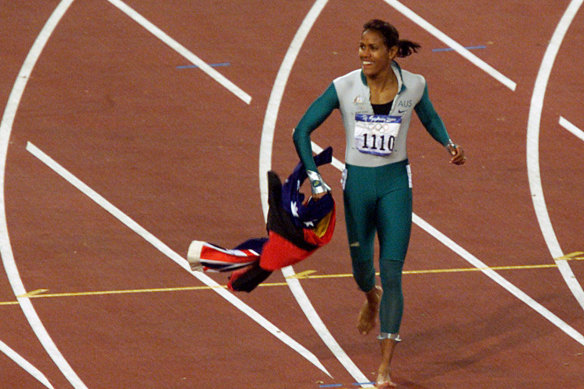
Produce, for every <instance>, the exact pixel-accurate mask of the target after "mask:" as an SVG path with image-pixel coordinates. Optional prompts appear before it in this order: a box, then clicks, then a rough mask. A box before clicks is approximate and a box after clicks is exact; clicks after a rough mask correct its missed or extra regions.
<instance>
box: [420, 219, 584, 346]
mask: <svg viewBox="0 0 584 389" xmlns="http://www.w3.org/2000/svg"><path fill="white" fill-rule="evenodd" d="M413 220H414V223H416V224H417V225H418V226H420V227H421V228H422V229H423V230H424V231H426V232H427V233H429V234H430V235H432V236H433V237H434V238H436V239H438V240H439V241H440V242H441V243H442V244H444V245H445V246H446V247H448V248H449V249H451V250H452V251H454V252H455V253H456V254H458V255H460V256H461V257H462V258H464V259H465V260H466V261H467V262H468V263H470V264H471V265H473V266H474V267H476V268H477V269H480V271H482V272H483V273H484V274H485V275H486V276H487V277H489V278H490V279H492V280H493V281H495V282H496V283H497V284H499V285H501V286H502V287H503V288H504V289H505V290H507V291H508V292H509V293H511V294H512V295H513V296H515V297H517V298H518V299H519V300H521V301H523V302H524V303H525V304H527V305H528V306H529V307H531V308H532V309H534V310H535V311H536V312H537V313H539V314H540V315H542V316H543V317H544V318H546V319H547V320H549V321H550V322H551V323H552V324H554V325H555V326H556V327H558V328H559V329H561V330H562V331H564V332H565V333H566V334H568V335H569V336H570V337H571V338H573V339H574V340H575V341H576V342H578V343H580V344H581V345H583V346H584V336H582V334H580V333H579V332H578V331H576V330H575V329H574V328H573V327H571V326H570V325H569V324H567V323H566V322H565V321H563V320H562V319H560V318H559V317H557V316H556V315H555V314H553V313H552V312H550V311H549V310H548V309H547V308H546V307H544V306H543V305H541V304H540V303H538V302H537V301H535V300H534V299H532V298H531V297H529V296H528V295H527V294H526V293H525V292H523V291H522V290H521V289H519V288H517V287H516V286H515V285H513V284H512V283H510V282H509V281H507V280H506V279H505V278H503V277H502V276H500V275H499V274H498V273H497V272H495V271H494V270H492V269H490V268H489V267H488V266H487V265H486V264H485V263H484V262H482V261H481V260H479V259H478V258H477V257H475V256H474V255H472V254H471V253H469V252H468V251H466V250H465V249H463V248H462V247H461V246H459V245H458V244H457V243H455V242H454V241H453V240H452V239H450V238H448V237H447V236H446V235H444V234H443V233H441V232H440V231H438V230H437V229H435V228H434V227H432V226H431V225H430V224H428V223H427V222H426V221H424V220H423V219H422V218H420V217H419V216H418V215H416V214H414V218H413ZM564 262H567V261H564Z"/></svg>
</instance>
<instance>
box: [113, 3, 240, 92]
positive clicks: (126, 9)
mask: <svg viewBox="0 0 584 389" xmlns="http://www.w3.org/2000/svg"><path fill="white" fill-rule="evenodd" d="M108 1H109V2H110V3H111V4H112V5H114V6H115V7H117V8H118V9H119V10H120V11H122V12H123V13H125V14H126V15H128V16H129V17H130V18H131V19H132V20H134V21H135V22H136V23H138V24H139V25H141V26H142V27H144V28H145V29H146V30H147V31H149V32H150V33H152V34H153V35H154V36H155V37H157V38H158V39H160V40H161V41H162V42H164V43H166V44H167V45H168V46H169V47H170V48H171V49H173V50H174V51H176V52H177V53H179V54H180V55H182V56H183V57H185V58H186V59H187V60H189V61H190V62H191V63H192V64H193V65H196V66H198V67H199V68H200V69H201V70H202V71H203V72H205V73H206V74H207V75H208V76H210V77H211V78H213V79H214V80H215V81H217V82H218V83H219V84H221V85H222V86H223V87H225V88H226V89H227V90H229V91H230V92H231V93H233V94H234V95H235V96H237V97H239V98H240V99H241V100H243V101H244V102H245V103H246V104H249V103H250V102H251V96H250V95H248V94H247V93H245V92H244V91H243V90H241V89H240V88H239V87H238V86H237V85H235V84H234V83H233V82H231V81H229V80H228V79H227V78H226V77H225V76H223V75H222V74H221V73H219V72H218V71H217V70H215V69H213V67H211V66H210V65H208V64H207V63H206V62H205V61H203V60H202V59H200V58H199V57H197V56H196V55H195V54H193V53H192V52H191V51H189V50H188V49H187V48H186V47H184V46H183V45H181V44H180V43H178V42H177V41H175V40H174V39H172V38H171V37H170V36H169V35H168V34H166V33H165V32H164V31H162V30H161V29H160V28H158V27H156V26H155V25H154V24H152V23H151V22H150V21H148V20H147V19H146V18H144V17H143V16H142V15H140V14H139V13H138V12H136V11H135V10H134V9H133V8H131V7H130V6H128V5H127V4H125V3H124V2H122V1H120V0H108Z"/></svg>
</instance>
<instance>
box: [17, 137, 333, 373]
mask: <svg viewBox="0 0 584 389" xmlns="http://www.w3.org/2000/svg"><path fill="white" fill-rule="evenodd" d="M26 149H27V150H28V151H29V152H30V153H31V154H32V155H34V156H35V157H37V158H38V159H39V160H40V161H41V162H43V163H44V164H45V165H47V166H48V167H49V168H51V169H52V170H53V171H54V172H55V173H57V174H58V175H60V176H61V177H62V178H63V179H65V180H66V181H67V182H69V183H70V184H71V185H73V186H74V187H75V188H77V189H78V190H79V191H81V192H82V193H83V194H84V195H86V196H87V197H89V198H90V199H91V200H93V201H94V202H95V203H96V204H98V205H99V206H101V207H102V208H103V209H104V210H106V211H107V212H109V213H110V214H111V215H112V216H114V217H115V218H116V219H118V220H119V221H120V222H122V223H123V224H124V225H126V226H127V227H128V228H130V229H131V230H132V231H134V232H135V233H136V234H138V235H140V236H141V237H142V238H143V239H144V240H146V241H147V242H148V243H150V244H151V245H152V246H154V247H155V248H156V249H158V250H159V251H160V252H162V253H163V254H164V255H166V256H167V257H168V258H170V259H172V260H173V261H174V262H175V263H176V264H177V265H179V266H180V267H182V268H183V269H184V270H186V271H188V272H189V273H191V274H192V275H193V276H195V277H196V278H198V279H199V280H200V281H201V282H203V283H204V284H205V285H207V286H210V287H211V288H212V290H213V291H214V292H216V293H217V294H219V295H220V296H221V297H223V298H224V299H225V300H227V301H229V302H230V303H231V304H232V305H233V306H235V307H236V308H237V309H239V310H240V311H241V312H243V313H245V314H246V315H247V316H249V317H250V318H251V319H252V320H254V321H255V322H256V323H258V324H259V325H260V326H262V327H263V328H264V329H266V330H268V331H269V332H270V333H271V334H272V335H274V336H275V337H276V338H278V339H279V340H281V341H282V342H283V343H284V344H286V345H288V346H289V347H291V348H292V349H293V350H294V351H296V352H297V353H299V354H300V355H302V356H303V357H304V358H306V359H307V360H308V361H309V362H310V363H312V364H313V365H315V366H316V367H317V368H319V369H320V370H321V371H323V372H324V373H326V374H327V375H329V376H330V374H329V373H328V371H327V370H326V369H325V367H324V366H323V365H322V363H321V362H320V361H319V360H318V358H317V357H316V356H315V355H314V354H312V353H311V352H310V351H308V350H307V349H306V348H305V347H304V346H302V345H300V344H299V343H298V342H296V341H295V340H294V339H292V338H291V337H289V336H288V335H286V334H285V333H284V332H283V331H282V330H280V329H279V328H277V327H276V326H275V325H273V324H272V323H271V322H269V321H268V320H266V319H265V318H264V317H263V316H262V315H260V314H259V313H258V312H256V311H255V310H254V309H253V308H251V307H250V306H249V305H247V304H245V303H244V302H243V301H241V300H240V299H239V298H237V297H235V295H233V294H232V293H231V292H229V291H228V290H226V289H225V288H223V287H221V285H219V284H218V283H217V282H215V281H214V280H213V279H212V278H210V277H208V276H207V275H205V274H203V273H202V272H198V271H192V270H191V267H190V265H189V263H188V262H187V260H186V259H185V258H183V257H182V256H180V255H179V254H177V253H176V252H175V251H174V250H172V249H171V248H170V247H168V246H167V245H166V244H164V243H163V242H162V241H161V240H160V239H158V238H157V237H156V236H154V235H153V234H151V233H150V232H149V231H147V230H146V229H145V228H143V227H142V226H141V225H139V224H138V223H136V222H135V221H134V220H133V219H132V218H130V217H129V216H128V215H126V214H125V213H123V212H122V211H121V210H120V209H119V208H117V207H116V206H115V205H113V204H112V203H110V202H109V201H108V200H106V199H105V198H104V197H103V196H101V195H100V194H99V193H97V192H96V191H95V190H93V189H91V188H90V187H89V186H87V185H86V184H85V183H83V182H82V181H81V180H79V179H78V178H77V177H75V176H74V175H73V174H71V173H70V172H69V171H68V170H67V169H65V168H64V167H63V166H61V165H60V164H59V163H57V162H56V161H55V160H53V159H52V158H51V157H49V156H48V155H47V154H45V153H44V152H43V151H42V150H40V149H39V148H38V147H36V146H35V145H33V144H32V143H30V142H28V144H27V146H26Z"/></svg>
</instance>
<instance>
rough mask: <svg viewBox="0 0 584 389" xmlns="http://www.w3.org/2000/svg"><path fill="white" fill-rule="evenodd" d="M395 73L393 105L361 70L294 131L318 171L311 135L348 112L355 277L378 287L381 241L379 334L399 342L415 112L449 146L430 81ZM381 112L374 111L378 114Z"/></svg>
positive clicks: (348, 198)
mask: <svg viewBox="0 0 584 389" xmlns="http://www.w3.org/2000/svg"><path fill="white" fill-rule="evenodd" d="M391 66H392V70H393V72H394V73H395V75H396V77H397V80H398V93H397V94H396V96H395V98H394V99H393V101H392V102H391V103H390V104H387V105H383V104H382V105H379V106H375V107H374V106H372V104H371V102H370V91H369V87H368V86H367V80H366V78H365V75H364V74H363V72H362V71H361V70H355V71H353V72H350V73H348V74H346V75H344V76H342V77H339V78H337V79H335V80H334V81H333V82H332V83H331V84H330V85H329V87H328V88H327V89H326V91H325V92H324V93H323V94H322V95H321V96H319V97H318V98H317V99H316V100H315V101H314V102H313V103H312V104H311V106H310V107H309V108H308V110H307V111H306V113H305V114H304V116H303V117H302V119H301V120H300V122H299V123H298V126H297V127H296V128H295V131H294V135H293V138H294V144H295V146H296V151H297V152H298V155H299V156H300V159H301V160H302V162H303V163H304V166H305V167H306V169H307V170H313V171H317V168H316V165H315V163H314V160H313V157H312V148H311V143H310V133H311V132H312V131H314V130H315V129H316V128H317V127H318V126H320V124H322V122H324V120H326V118H327V117H328V116H329V115H330V114H331V112H332V111H333V110H334V109H337V108H338V109H339V110H340V111H341V115H342V119H343V124H344V127H345V138H346V150H345V162H346V164H345V166H346V168H345V170H344V171H343V179H342V183H343V199H344V205H345V222H346V226H347V236H348V240H349V249H350V253H351V260H352V265H353V275H354V278H355V281H356V282H357V284H358V286H359V288H360V289H361V290H363V291H364V292H368V291H370V290H371V289H373V288H374V287H375V267H374V263H373V246H374V239H375V232H376V231H377V233H378V238H379V247H380V255H379V267H380V269H379V270H380V275H381V284H382V287H383V296H382V299H381V305H380V312H379V316H380V327H381V328H380V329H381V335H380V337H388V336H390V335H391V336H393V337H394V338H395V337H397V334H398V332H399V327H400V324H401V317H402V313H403V294H402V287H401V273H402V268H403V263H404V260H405V256H406V252H407V248H408V243H409V240H410V231H411V223H412V181H411V173H410V166H409V163H408V159H407V151H406V140H407V133H408V129H409V125H410V120H411V117H412V113H413V112H414V111H415V112H416V114H417V115H418V117H419V118H420V120H421V122H422V124H423V125H424V127H425V128H426V130H427V131H428V132H429V133H430V134H431V135H432V137H433V138H434V139H435V140H437V141H438V142H439V143H441V144H442V145H444V146H447V145H448V144H449V142H450V138H449V136H448V132H447V131H446V128H445V126H444V123H443V122H442V119H440V117H439V116H438V114H437V113H436V111H435V110H434V107H433V105H432V102H431V101H430V98H429V97H428V88H427V84H426V81H425V79H424V77H423V76H421V75H418V74H414V73H411V72H408V71H406V70H402V69H401V68H400V67H399V65H398V64H397V62H393V63H392V65H391ZM374 108H375V110H374Z"/></svg>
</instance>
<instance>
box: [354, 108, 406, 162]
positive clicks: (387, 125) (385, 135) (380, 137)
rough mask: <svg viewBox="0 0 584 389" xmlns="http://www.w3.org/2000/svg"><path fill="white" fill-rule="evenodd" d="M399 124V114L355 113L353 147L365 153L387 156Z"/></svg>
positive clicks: (397, 132)
mask: <svg viewBox="0 0 584 389" xmlns="http://www.w3.org/2000/svg"><path fill="white" fill-rule="evenodd" d="M400 126H401V116H388V115H369V114H363V113H358V114H355V147H356V148H357V150H359V151H360V152H362V153H365V154H373V155H379V156H388V155H390V154H391V153H392V151H393V147H394V145H395V140H396V138H397V135H398V134H399V128H400Z"/></svg>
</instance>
